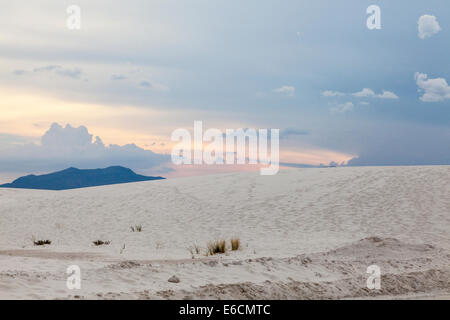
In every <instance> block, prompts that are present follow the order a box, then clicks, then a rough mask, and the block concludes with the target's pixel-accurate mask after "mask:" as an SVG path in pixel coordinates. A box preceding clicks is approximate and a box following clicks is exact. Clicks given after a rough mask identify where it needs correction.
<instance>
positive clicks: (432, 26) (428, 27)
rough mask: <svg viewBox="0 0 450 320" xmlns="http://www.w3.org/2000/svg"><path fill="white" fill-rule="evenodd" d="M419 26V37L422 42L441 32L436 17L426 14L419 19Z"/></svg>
mask: <svg viewBox="0 0 450 320" xmlns="http://www.w3.org/2000/svg"><path fill="white" fill-rule="evenodd" d="M417 24H418V29H419V33H418V37H419V38H420V39H422V40H423V39H425V38H427V37H431V36H433V35H435V34H436V33H438V32H439V31H441V27H440V26H439V23H438V21H437V20H436V17H435V16H431V15H428V14H425V15H423V16H421V17H420V18H419V21H418V22H417Z"/></svg>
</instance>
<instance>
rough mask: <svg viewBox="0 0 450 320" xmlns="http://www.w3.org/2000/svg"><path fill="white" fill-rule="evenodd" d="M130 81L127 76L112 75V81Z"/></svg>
mask: <svg viewBox="0 0 450 320" xmlns="http://www.w3.org/2000/svg"><path fill="white" fill-rule="evenodd" d="M126 79H128V78H127V76H125V75H123V74H112V75H111V80H126Z"/></svg>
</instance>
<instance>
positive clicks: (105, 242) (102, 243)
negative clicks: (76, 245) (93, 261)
mask: <svg viewBox="0 0 450 320" xmlns="http://www.w3.org/2000/svg"><path fill="white" fill-rule="evenodd" d="M92 243H93V244H94V245H95V246H103V245H105V246H107V245H108V244H110V243H111V241H102V240H95V241H93V242H92Z"/></svg>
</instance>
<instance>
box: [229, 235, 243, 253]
mask: <svg viewBox="0 0 450 320" xmlns="http://www.w3.org/2000/svg"><path fill="white" fill-rule="evenodd" d="M230 243H231V250H232V251H236V250H239V248H240V247H241V240H240V239H239V238H231V240H230Z"/></svg>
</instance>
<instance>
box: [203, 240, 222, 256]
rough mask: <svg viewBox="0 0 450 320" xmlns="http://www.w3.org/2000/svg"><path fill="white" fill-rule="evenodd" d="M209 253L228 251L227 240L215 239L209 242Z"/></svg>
mask: <svg viewBox="0 0 450 320" xmlns="http://www.w3.org/2000/svg"><path fill="white" fill-rule="evenodd" d="M206 248H207V254H208V255H210V256H213V255H215V254H218V253H226V252H227V242H226V241H225V240H215V241H211V242H209V243H208V245H207V246H206Z"/></svg>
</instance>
